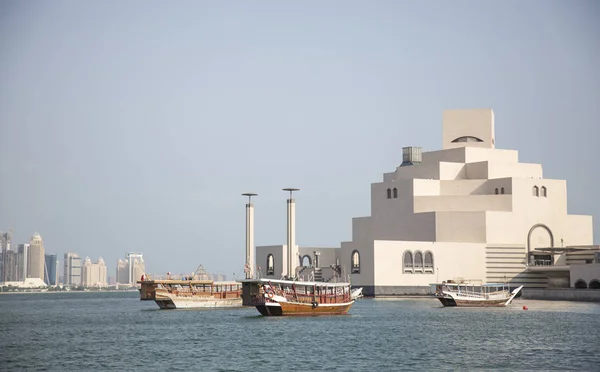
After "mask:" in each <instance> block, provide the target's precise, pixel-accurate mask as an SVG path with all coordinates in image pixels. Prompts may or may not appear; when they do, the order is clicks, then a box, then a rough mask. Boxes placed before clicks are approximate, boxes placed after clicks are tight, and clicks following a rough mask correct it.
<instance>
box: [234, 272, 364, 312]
mask: <svg viewBox="0 0 600 372" xmlns="http://www.w3.org/2000/svg"><path fill="white" fill-rule="evenodd" d="M240 282H241V283H242V293H243V294H242V297H243V305H244V306H254V307H256V309H257V310H258V312H260V313H261V314H262V315H267V316H281V315H343V314H347V313H348V311H349V310H350V307H351V306H352V304H353V303H354V299H353V298H352V289H351V287H350V283H329V282H303V281H296V280H276V279H266V278H263V279H246V280H241V281H240Z"/></svg>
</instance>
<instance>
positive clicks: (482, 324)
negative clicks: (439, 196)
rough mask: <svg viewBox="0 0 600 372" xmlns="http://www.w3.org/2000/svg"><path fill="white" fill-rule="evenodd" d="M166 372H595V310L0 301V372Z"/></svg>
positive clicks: (125, 295) (431, 302)
mask: <svg viewBox="0 0 600 372" xmlns="http://www.w3.org/2000/svg"><path fill="white" fill-rule="evenodd" d="M523 306H527V308H528V310H523ZM167 370H168V371H254V370H256V371H259V370H260V371H269V370H273V371H292V370H293V371H315V370H328V371H329V370H339V371H403V370H407V371H410V370H426V371H433V370H450V371H456V370H472V371H482V370H496V371H498V370H507V371H516V370H519V371H520V370H573V371H598V370H600V304H598V303H575V302H552V301H529V300H524V299H518V300H516V301H514V302H513V303H512V304H511V305H510V306H509V307H507V308H451V307H446V308H445V307H442V306H441V305H440V303H439V301H437V300H436V299H434V298H403V299H361V300H359V301H357V302H356V303H355V304H354V305H353V307H352V308H351V309H350V313H349V315H345V316H322V317H263V316H261V315H259V313H258V311H257V310H256V309H254V308H239V309H225V310H214V309H200V310H159V309H158V307H157V306H156V304H155V303H154V302H151V301H140V300H139V298H138V294H137V293H136V292H105V293H94V292H79V293H46V294H5V295H0V371H167Z"/></svg>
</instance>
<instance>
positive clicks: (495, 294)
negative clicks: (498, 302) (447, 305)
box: [447, 289, 508, 299]
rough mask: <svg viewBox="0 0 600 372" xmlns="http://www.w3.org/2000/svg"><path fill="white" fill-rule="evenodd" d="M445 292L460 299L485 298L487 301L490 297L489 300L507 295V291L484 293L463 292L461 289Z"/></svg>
mask: <svg viewBox="0 0 600 372" xmlns="http://www.w3.org/2000/svg"><path fill="white" fill-rule="evenodd" d="M447 292H450V293H452V294H456V295H459V296H461V297H471V298H485V299H489V298H490V297H491V298H494V297H500V296H501V295H507V294H508V291H495V292H489V293H486V292H482V291H471V290H463V289H461V290H460V291H458V290H453V291H447Z"/></svg>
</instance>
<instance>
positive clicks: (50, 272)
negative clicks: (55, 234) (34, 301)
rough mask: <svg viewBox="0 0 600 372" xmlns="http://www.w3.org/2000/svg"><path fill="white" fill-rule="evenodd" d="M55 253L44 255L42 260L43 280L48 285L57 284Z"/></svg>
mask: <svg viewBox="0 0 600 372" xmlns="http://www.w3.org/2000/svg"><path fill="white" fill-rule="evenodd" d="M56 258H57V257H56V253H52V254H47V255H45V260H44V282H46V284H48V285H56V284H57V280H56V278H57V272H56V267H57V262H58V260H57V259H56Z"/></svg>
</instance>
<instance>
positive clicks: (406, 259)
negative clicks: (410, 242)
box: [402, 251, 413, 273]
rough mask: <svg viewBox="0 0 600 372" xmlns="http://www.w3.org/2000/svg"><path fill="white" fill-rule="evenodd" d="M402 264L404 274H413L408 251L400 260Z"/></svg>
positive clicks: (411, 257)
mask: <svg viewBox="0 0 600 372" xmlns="http://www.w3.org/2000/svg"><path fill="white" fill-rule="evenodd" d="M402 262H403V264H404V272H410V273H412V272H413V256H412V253H410V252H409V251H406V252H404V257H403V258H402Z"/></svg>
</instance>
